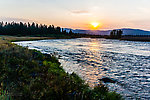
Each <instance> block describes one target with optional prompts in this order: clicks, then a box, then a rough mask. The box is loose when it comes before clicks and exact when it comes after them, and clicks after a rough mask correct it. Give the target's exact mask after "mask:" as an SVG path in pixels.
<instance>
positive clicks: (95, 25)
mask: <svg viewBox="0 0 150 100" xmlns="http://www.w3.org/2000/svg"><path fill="white" fill-rule="evenodd" d="M91 26H92V29H97V28H98V27H99V26H100V23H98V22H92V23H91Z"/></svg>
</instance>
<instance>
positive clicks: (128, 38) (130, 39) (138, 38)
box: [120, 37, 150, 42]
mask: <svg viewBox="0 0 150 100" xmlns="http://www.w3.org/2000/svg"><path fill="white" fill-rule="evenodd" d="M120 40H127V41H143V42H150V37H122V38H121V39H120Z"/></svg>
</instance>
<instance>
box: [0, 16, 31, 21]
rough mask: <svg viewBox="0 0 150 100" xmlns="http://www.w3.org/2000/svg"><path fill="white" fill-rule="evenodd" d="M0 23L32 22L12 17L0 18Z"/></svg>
mask: <svg viewBox="0 0 150 100" xmlns="http://www.w3.org/2000/svg"><path fill="white" fill-rule="evenodd" d="M0 21H4V22H13V21H15V22H33V21H32V20H29V19H24V18H12V17H0Z"/></svg>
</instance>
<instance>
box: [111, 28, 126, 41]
mask: <svg viewBox="0 0 150 100" xmlns="http://www.w3.org/2000/svg"><path fill="white" fill-rule="evenodd" d="M122 34H123V31H122V30H112V31H111V32H110V38H112V39H120V38H121V36H122Z"/></svg>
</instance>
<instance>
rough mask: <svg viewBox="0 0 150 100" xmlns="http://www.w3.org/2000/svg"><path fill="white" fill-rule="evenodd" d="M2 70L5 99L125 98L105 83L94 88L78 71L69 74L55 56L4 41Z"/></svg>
mask: <svg viewBox="0 0 150 100" xmlns="http://www.w3.org/2000/svg"><path fill="white" fill-rule="evenodd" d="M1 41H3V40H1ZM1 41H0V42H1ZM0 69H1V70H0V84H1V85H0V91H1V95H0V99H3V100H8V99H11V100H98V99H100V100H121V99H122V98H121V96H120V95H119V94H117V93H115V92H109V91H108V88H107V87H105V86H104V85H102V84H100V85H98V86H97V87H95V88H94V89H90V88H89V86H88V85H87V84H85V82H84V81H83V80H82V79H81V78H80V77H78V76H77V75H76V74H75V73H72V74H71V75H70V74H68V73H66V72H65V71H64V69H63V68H62V67H61V66H60V63H59V62H58V60H57V58H55V57H54V56H51V55H47V54H42V53H41V52H39V51H36V50H29V49H28V48H24V47H21V46H18V45H15V44H11V43H8V42H6V41H3V43H2V42H1V44H0Z"/></svg>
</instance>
